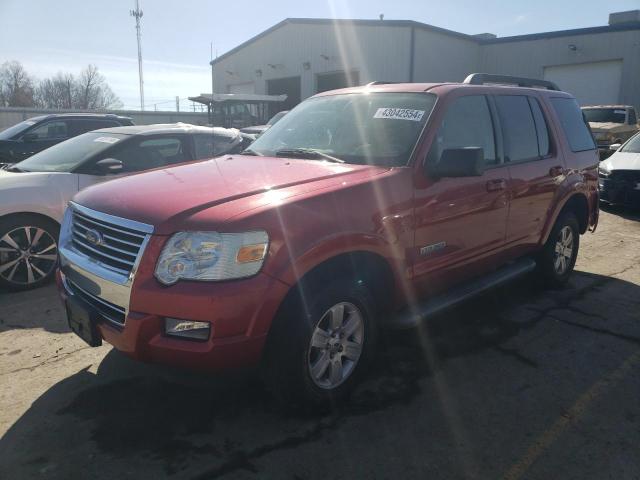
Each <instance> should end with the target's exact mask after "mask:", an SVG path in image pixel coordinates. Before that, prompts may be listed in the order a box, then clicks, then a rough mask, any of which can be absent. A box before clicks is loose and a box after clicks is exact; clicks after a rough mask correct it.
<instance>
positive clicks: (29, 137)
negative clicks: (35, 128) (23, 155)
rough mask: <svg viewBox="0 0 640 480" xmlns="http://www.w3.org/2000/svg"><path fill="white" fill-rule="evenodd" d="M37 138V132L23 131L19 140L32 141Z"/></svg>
mask: <svg viewBox="0 0 640 480" xmlns="http://www.w3.org/2000/svg"><path fill="white" fill-rule="evenodd" d="M37 139H38V134H37V133H25V134H24V135H23V136H22V138H21V139H20V140H22V141H23V142H33V141H34V140H37Z"/></svg>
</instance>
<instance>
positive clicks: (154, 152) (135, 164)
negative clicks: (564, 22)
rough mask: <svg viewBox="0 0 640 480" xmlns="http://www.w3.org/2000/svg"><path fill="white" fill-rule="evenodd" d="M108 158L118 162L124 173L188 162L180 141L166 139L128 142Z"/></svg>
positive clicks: (177, 139)
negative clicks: (121, 164)
mask: <svg viewBox="0 0 640 480" xmlns="http://www.w3.org/2000/svg"><path fill="white" fill-rule="evenodd" d="M109 158H115V159H117V160H120V161H121V162H122V163H123V165H124V168H123V171H124V172H140V171H142V170H149V169H151V168H158V167H165V166H167V165H171V164H173V163H179V162H184V161H187V160H189V158H188V157H187V155H186V152H185V148H184V145H183V142H182V140H180V139H179V138H168V137H163V138H150V139H146V140H136V141H133V142H128V143H127V144H124V145H123V146H122V147H121V148H119V149H117V150H115V151H113V153H111V152H110V153H109Z"/></svg>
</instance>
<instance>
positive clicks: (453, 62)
mask: <svg viewBox="0 0 640 480" xmlns="http://www.w3.org/2000/svg"><path fill="white" fill-rule="evenodd" d="M414 62H415V63H414V77H413V81H414V82H461V81H463V80H464V79H465V77H466V76H467V75H469V74H470V73H474V72H477V71H478V67H479V63H480V45H479V44H478V42H475V41H473V40H467V39H464V38H457V37H453V36H451V35H443V34H440V33H437V32H431V31H429V30H422V29H417V28H416V29H415V52H414Z"/></svg>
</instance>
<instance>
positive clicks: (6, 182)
mask: <svg viewBox="0 0 640 480" xmlns="http://www.w3.org/2000/svg"><path fill="white" fill-rule="evenodd" d="M54 175H55V176H61V175H64V176H67V177H68V176H69V174H68V173H67V172H8V171H6V170H2V169H0V190H7V189H12V190H13V189H15V188H24V187H43V186H45V185H47V184H48V183H49V179H50V178H51V177H52V176H54Z"/></svg>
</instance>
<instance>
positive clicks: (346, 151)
mask: <svg viewBox="0 0 640 480" xmlns="http://www.w3.org/2000/svg"><path fill="white" fill-rule="evenodd" d="M435 102H436V96H435V95H433V94H430V93H422V92H420V93H403V92H398V93H389V92H384V93H355V94H344V95H329V96H321V97H315V98H312V99H309V100H307V101H305V102H302V103H301V104H300V105H298V106H297V107H296V108H294V109H293V110H291V111H290V112H289V113H287V114H286V115H285V116H284V117H283V118H282V119H281V120H280V121H279V122H278V123H276V124H275V125H274V126H273V127H271V128H269V129H268V130H267V131H266V132H265V133H263V134H262V135H261V136H260V137H258V139H257V140H256V141H255V142H253V143H252V144H251V150H252V151H253V152H256V153H257V154H259V155H265V156H275V157H277V156H279V152H285V153H284V154H283V155H282V156H287V157H299V158H309V159H322V156H321V154H324V155H328V156H330V157H333V158H336V159H339V160H343V161H344V162H346V163H356V164H368V165H380V166H404V165H406V164H407V162H408V161H409V158H410V156H411V153H412V152H413V148H414V146H415V144H416V142H417V140H418V137H419V136H420V133H421V132H422V130H423V128H424V125H425V123H426V121H427V119H428V117H429V114H430V113H431V110H432V109H433V106H434V104H435ZM296 151H298V152H300V154H299V155H296V154H295V152H296ZM311 151H313V152H315V153H314V154H313V155H311V154H309V152H311ZM325 159H326V158H325Z"/></svg>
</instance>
